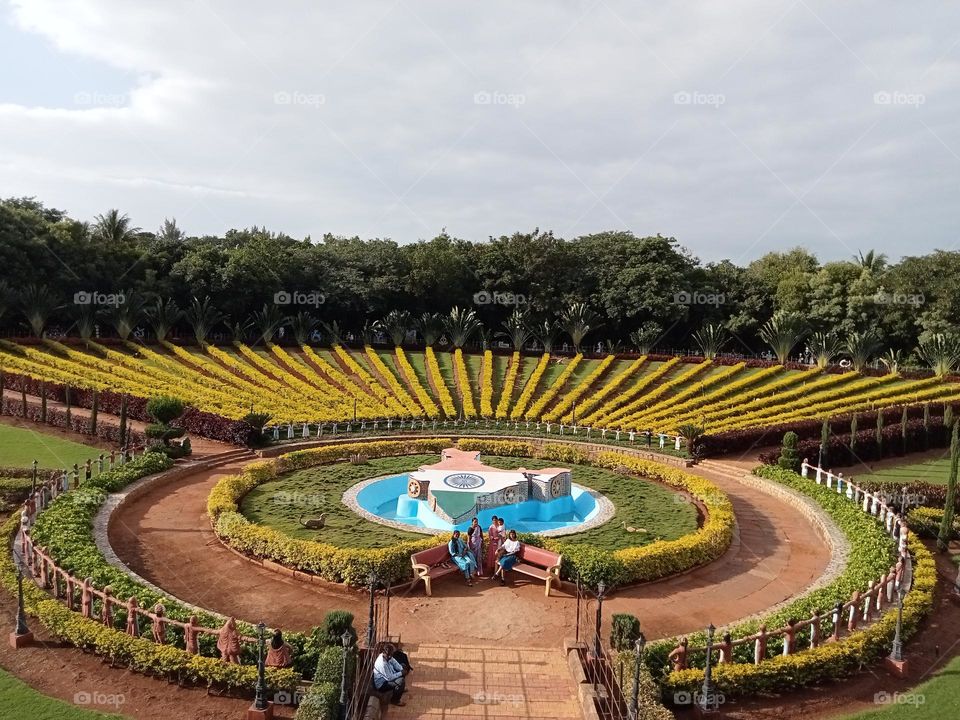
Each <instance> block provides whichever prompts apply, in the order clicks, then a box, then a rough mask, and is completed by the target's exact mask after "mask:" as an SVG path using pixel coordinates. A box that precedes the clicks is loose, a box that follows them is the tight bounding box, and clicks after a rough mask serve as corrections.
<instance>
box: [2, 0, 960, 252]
mask: <svg viewBox="0 0 960 720" xmlns="http://www.w3.org/2000/svg"><path fill="white" fill-rule="evenodd" d="M3 3H4V4H3V5H0V62H2V64H3V67H4V71H3V73H2V74H0V195H2V196H10V195H17V196H19V195H36V196H38V197H39V198H40V199H42V200H43V201H44V202H46V203H47V204H48V205H53V206H55V207H60V208H64V209H66V210H68V211H69V212H70V213H71V214H72V215H74V216H76V217H79V218H83V219H90V218H92V217H93V216H94V215H95V214H97V213H99V212H103V211H104V210H106V209H108V208H111V207H118V208H120V209H121V210H123V211H125V212H127V213H129V214H130V215H131V217H132V218H133V219H134V221H135V223H136V224H137V225H139V226H142V227H144V228H147V229H155V228H156V227H157V226H159V225H160V223H161V221H162V220H163V218H164V217H176V219H177V221H178V223H179V224H180V226H181V227H182V228H183V229H184V230H186V231H187V232H188V233H189V234H204V233H215V234H222V233H223V232H224V231H225V230H227V229H229V228H231V227H247V226H250V225H254V224H256V225H266V226H267V227H269V228H270V229H273V230H282V231H285V232H287V233H289V234H291V235H293V236H295V237H302V236H305V235H308V234H309V235H312V236H313V237H315V238H319V237H320V236H321V235H322V234H323V233H324V232H333V233H337V234H344V235H360V236H361V237H389V238H392V239H394V240H397V241H399V242H411V241H415V240H417V239H420V238H429V237H432V236H434V235H436V234H437V233H438V232H439V231H440V230H441V229H443V228H446V229H447V231H448V232H449V233H451V234H453V235H457V236H460V237H464V238H468V239H472V240H483V239H486V238H487V237H488V236H490V235H501V234H505V233H511V232H513V231H515V230H531V229H533V228H534V227H539V228H541V229H544V230H546V229H550V230H553V231H554V232H555V233H556V234H558V235H561V236H563V237H573V236H575V235H579V234H585V233H590V232H598V231H602V230H616V229H630V230H632V231H634V232H635V233H637V234H640V235H646V234H656V233H661V234H663V235H672V236H675V237H676V238H678V240H679V241H680V242H681V243H682V244H683V245H685V246H686V247H688V248H689V249H690V250H691V251H692V252H693V253H695V254H696V255H698V256H700V257H701V258H703V259H705V260H717V259H721V258H730V259H732V260H734V261H735V262H739V263H743V262H747V261H749V260H751V259H753V258H755V257H757V256H759V255H761V254H763V253H764V252H767V251H769V250H771V249H782V248H788V247H792V246H794V245H797V244H800V245H803V246H805V247H807V248H809V249H810V250H812V251H813V252H815V253H816V254H817V255H818V257H820V258H821V259H823V260H830V259H837V258H845V257H849V256H850V255H851V254H852V253H854V252H855V251H856V250H858V249H864V250H866V249H869V248H875V249H877V250H880V251H883V252H886V253H888V254H889V255H890V256H891V257H893V258H896V257H899V256H901V255H903V254H919V253H923V252H927V251H930V250H932V249H934V248H953V247H954V246H955V245H956V242H957V227H958V223H957V220H958V215H960V203H958V202H957V190H958V187H960V183H958V180H960V132H958V122H960V94H958V84H960V67H958V65H960V5H957V4H956V3H944V2H939V1H938V2H932V1H931V2H925V1H922V2H911V3H894V2H889V1H888V2H885V3H874V2H843V3H837V2H813V1H812V0H797V1H795V2H792V1H787V2H776V1H772V0H729V1H728V2H722V3H721V2H716V0H703V1H700V2H690V1H688V2H665V1H664V0H658V1H657V2H642V3H641V2H635V1H633V2H614V1H613V0H600V1H598V2H566V1H563V0H552V1H551V2H520V3H518V2H484V3H473V2H471V3H464V2H449V0H447V1H446V2H422V1H414V0H401V1H397V2H390V1H388V2H357V1H356V0H354V1H353V2H322V3H319V2H316V1H315V0H314V1H312V2H293V1H284V2H271V3H264V2H248V1H246V0H243V1H237V0H234V1H232V2H231V1H229V0H224V1H223V2H219V1H213V0H207V1H197V2H176V1H173V0H163V1H161V2H155V1H149V2H148V1H144V0H139V1H138V2H130V1H129V0H126V1H124V0H115V1H109V0H75V1H72V2H71V1H67V0H13V2H7V0H3Z"/></svg>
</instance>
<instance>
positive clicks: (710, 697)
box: [697, 623, 720, 714]
mask: <svg viewBox="0 0 960 720" xmlns="http://www.w3.org/2000/svg"><path fill="white" fill-rule="evenodd" d="M716 631H717V629H716V628H715V627H714V626H713V623H710V624H709V625H708V626H707V664H706V666H705V667H704V669H703V687H702V688H701V689H700V701H699V702H698V703H697V709H698V710H699V711H700V713H701V714H703V713H715V712H717V710H719V708H720V703H718V702H717V693H716V689H715V688H714V686H713V668H712V667H711V660H712V657H711V656H712V655H713V634H714V633H715V632H716Z"/></svg>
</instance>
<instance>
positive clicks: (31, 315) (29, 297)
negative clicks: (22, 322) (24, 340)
mask: <svg viewBox="0 0 960 720" xmlns="http://www.w3.org/2000/svg"><path fill="white" fill-rule="evenodd" d="M19 299H20V309H21V310H22V311H23V315H24V317H25V318H26V319H27V322H28V323H29V324H30V329H31V330H32V331H33V335H34V337H38V338H39V337H43V330H44V328H45V327H46V326H47V321H48V320H49V319H50V316H51V315H53V313H54V311H56V309H57V308H58V307H59V303H58V302H57V297H56V296H55V295H54V294H53V292H51V290H50V288H48V287H47V286H46V285H34V284H33V283H31V284H29V285H27V286H26V287H24V288H23V290H21V291H20V298H19Z"/></svg>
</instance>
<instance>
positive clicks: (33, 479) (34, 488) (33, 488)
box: [30, 460, 37, 495]
mask: <svg viewBox="0 0 960 720" xmlns="http://www.w3.org/2000/svg"><path fill="white" fill-rule="evenodd" d="M36 491H37V461H36V460H34V461H33V473H32V475H31V482H30V494H31V495H33V493H35V492H36Z"/></svg>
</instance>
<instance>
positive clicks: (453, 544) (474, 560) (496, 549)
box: [447, 515, 521, 585]
mask: <svg viewBox="0 0 960 720" xmlns="http://www.w3.org/2000/svg"><path fill="white" fill-rule="evenodd" d="M520 548H521V544H520V541H519V540H517V531H516V530H510V531H509V532H508V531H507V529H506V527H505V526H504V521H503V518H500V517H497V516H496V515H494V516H493V517H492V518H491V520H490V527H489V528H487V537H486V539H484V537H483V528H481V527H480V521H479V520H478V519H477V518H473V520H471V521H470V527H469V528H467V539H466V540H464V539H463V536H462V534H461V533H460V531H459V530H454V531H453V537H452V538H450V542H449V543H447V550H448V551H449V553H450V558H451V559H452V560H453V562H454V564H455V565H456V566H457V567H458V568H459V569H460V572H462V573H463V577H464V578H465V579H466V581H467V585H473V580H474V578H482V577H485V576H486V577H489V578H490V579H491V580H493V579H495V578H497V577H498V576H499V578H500V584H501V585H505V584H506V573H507V571H509V570H511V569H512V568H513V566H514V565H516V564H517V561H518V560H519V559H520Z"/></svg>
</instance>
